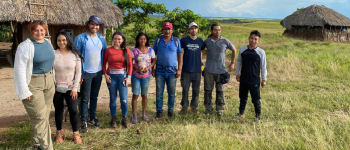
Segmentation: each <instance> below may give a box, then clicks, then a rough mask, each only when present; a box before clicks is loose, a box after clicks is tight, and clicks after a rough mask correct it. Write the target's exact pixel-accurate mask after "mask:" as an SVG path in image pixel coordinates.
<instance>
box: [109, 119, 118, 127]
mask: <svg viewBox="0 0 350 150" xmlns="http://www.w3.org/2000/svg"><path fill="white" fill-rule="evenodd" d="M116 120H117V118H116V117H112V118H111V122H110V123H109V126H110V127H111V128H115V125H116V123H115V121H116Z"/></svg>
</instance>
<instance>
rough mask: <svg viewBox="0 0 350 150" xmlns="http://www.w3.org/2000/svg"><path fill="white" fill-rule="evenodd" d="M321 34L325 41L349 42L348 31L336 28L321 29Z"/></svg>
mask: <svg viewBox="0 0 350 150" xmlns="http://www.w3.org/2000/svg"><path fill="white" fill-rule="evenodd" d="M323 35H324V39H325V41H331V42H343V43H344V42H350V39H349V33H348V31H343V30H341V29H336V30H327V29H325V30H323Z"/></svg>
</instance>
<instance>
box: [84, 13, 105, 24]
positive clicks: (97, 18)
mask: <svg viewBox="0 0 350 150" xmlns="http://www.w3.org/2000/svg"><path fill="white" fill-rule="evenodd" d="M90 21H93V22H95V23H96V24H98V25H103V22H102V21H101V17H100V16H97V15H92V16H90V18H89V21H88V22H90Z"/></svg>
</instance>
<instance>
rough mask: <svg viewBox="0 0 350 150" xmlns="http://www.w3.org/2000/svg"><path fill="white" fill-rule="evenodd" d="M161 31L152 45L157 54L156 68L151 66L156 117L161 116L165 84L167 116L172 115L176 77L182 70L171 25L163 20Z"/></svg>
mask: <svg viewBox="0 0 350 150" xmlns="http://www.w3.org/2000/svg"><path fill="white" fill-rule="evenodd" d="M162 32H163V35H161V36H159V37H158V38H157V39H156V40H155V42H154V46H153V49H154V51H155V52H156V54H157V63H156V64H157V65H156V69H155V71H154V68H153V72H152V75H153V76H155V78H156V109H157V114H156V118H161V117H162V113H163V92H164V86H165V84H167V91H168V117H173V116H174V103H175V95H176V93H175V92H176V91H175V90H176V78H178V77H180V76H181V70H182V50H181V46H180V41H179V39H178V38H176V37H174V36H172V33H173V25H172V24H171V23H170V22H165V23H164V24H163V27H162ZM177 63H178V66H177Z"/></svg>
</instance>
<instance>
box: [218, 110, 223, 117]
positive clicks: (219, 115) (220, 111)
mask: <svg viewBox="0 0 350 150" xmlns="http://www.w3.org/2000/svg"><path fill="white" fill-rule="evenodd" d="M216 114H217V115H218V117H221V116H222V115H224V111H223V110H218V112H217V113H216Z"/></svg>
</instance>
